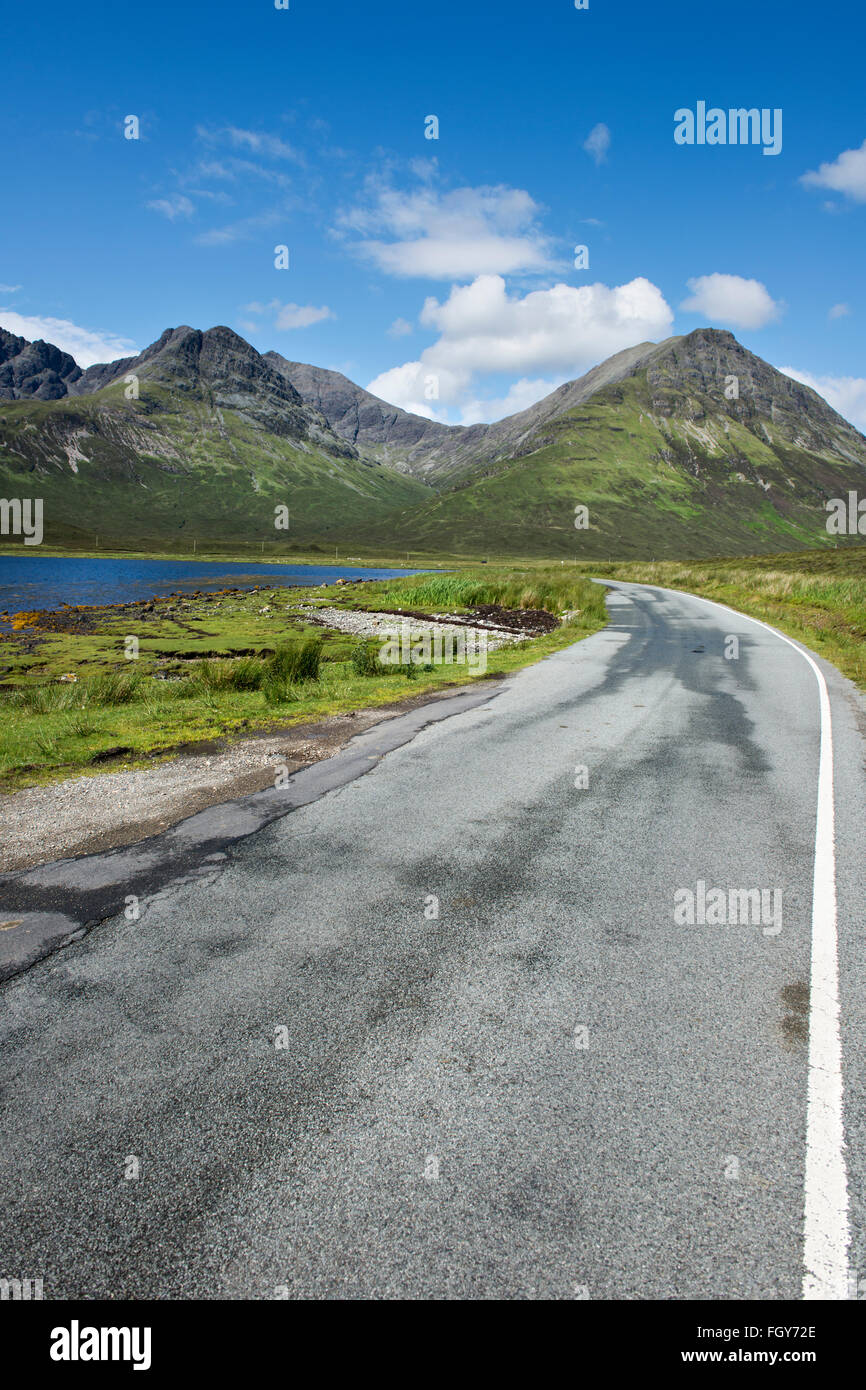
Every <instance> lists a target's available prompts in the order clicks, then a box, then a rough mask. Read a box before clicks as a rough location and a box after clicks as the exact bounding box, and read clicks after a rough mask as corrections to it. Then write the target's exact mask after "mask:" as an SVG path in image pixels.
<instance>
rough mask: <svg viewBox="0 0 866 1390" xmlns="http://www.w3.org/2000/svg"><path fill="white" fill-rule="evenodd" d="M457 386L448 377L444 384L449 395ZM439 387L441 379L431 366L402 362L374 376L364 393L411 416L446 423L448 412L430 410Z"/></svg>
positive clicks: (439, 389)
mask: <svg viewBox="0 0 866 1390" xmlns="http://www.w3.org/2000/svg"><path fill="white" fill-rule="evenodd" d="M458 385H459V383H457V382H456V381H454V382H452V381H451V379H450V378H449V379H448V380H447V381H446V389H448V390H449V392H453V391H454V390H455V387H457V386H458ZM441 387H442V377H441V375H440V373H439V372H434V371H433V369H432V367H430V368H425V367H424V365H423V363H421V362H404V363H403V365H402V367H392V368H391V369H390V371H387V372H382V373H380V375H379V376H377V377H374V378H373V380H372V381H371V382H370V383H369V385H368V386H367V390H368V391H372V393H373V395H374V396H378V397H379V399H380V400H383V401H389V402H390V403H391V405H399V406H400V407H401V409H403V410H410V411H411V412H412V414H413V415H423V416H424V418H425V419H426V420H442V421H443V422H447V420H448V415H447V412H446V411H437V410H434V408H433V406H434V401H435V399H437V398H438V395H439V394H440V392H441ZM434 391H435V396H434V395H433V392H434Z"/></svg>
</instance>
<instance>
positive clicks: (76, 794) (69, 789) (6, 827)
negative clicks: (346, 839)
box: [0, 681, 483, 872]
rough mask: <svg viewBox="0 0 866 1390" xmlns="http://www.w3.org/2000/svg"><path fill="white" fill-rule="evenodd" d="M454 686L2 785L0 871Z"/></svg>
mask: <svg viewBox="0 0 866 1390" xmlns="http://www.w3.org/2000/svg"><path fill="white" fill-rule="evenodd" d="M482 684H483V682H479V681H475V682H473V685H482ZM456 688H457V687H455V686H449V687H448V688H446V689H443V690H442V691H439V692H436V693H431V692H430V691H427V692H425V693H424V694H421V695H417V696H411V697H410V698H408V699H406V700H402V701H398V702H395V703H394V704H393V705H380V706H378V707H376V708H373V709H365V710H357V711H354V712H352V713H350V714H339V715H333V716H331V717H330V718H327V719H323V720H321V721H319V722H317V723H308V724H294V725H292V726H290V727H288V728H285V729H270V730H265V731H260V732H259V733H257V734H255V735H251V736H250V737H247V738H244V739H240V740H233V741H231V742H229V741H228V740H218V741H212V742H207V743H199V744H196V745H195V746H194V747H192V748H190V750H189V751H184V752H182V753H180V754H178V755H177V756H174V757H171V758H168V759H166V760H165V761H161V762H159V763H158V764H156V766H154V767H152V768H138V769H127V770H120V771H117V772H101V773H95V774H92V775H90V776H87V777H72V778H68V779H67V780H65V781H62V782H53V783H50V784H49V785H47V786H39V787H26V788H23V789H22V790H20V791H15V792H10V793H7V794H5V795H2V796H0V845H2V850H0V871H4V872H5V871H8V870H14V869H27V868H33V867H35V866H36V865H39V864H46V863H50V862H51V861H52V860H55V859H71V858H76V857H78V856H80V855H85V854H95V853H98V852H100V851H103V850H109V849H117V848H119V847H120V846H123V845H131V844H136V843H138V841H140V840H144V839H146V838H148V836H150V835H156V834H158V833H159V832H160V831H162V830H166V829H168V828H169V827H170V826H172V825H176V824H177V823H178V822H179V821H182V820H185V819H186V818H187V817H188V816H192V815H195V814H196V813H197V812H199V811H203V810H206V809H207V808H208V807H210V806H217V805H220V804H221V803H223V802H225V801H232V800H235V799H236V798H238V797H243V796H249V795H251V794H252V793H253V792H257V791H262V790H263V789H264V788H265V787H269V786H273V784H274V778H275V775H276V771H277V767H278V766H285V768H286V769H287V770H288V772H289V774H291V773H294V772H298V771H300V770H301V769H302V768H304V767H309V766H311V765H312V764H313V763H317V762H321V761H322V760H323V759H325V758H330V757H332V756H333V755H334V754H335V753H338V752H339V751H340V749H341V748H343V747H345V745H346V744H347V743H348V742H349V740H350V739H352V738H354V737H355V735H356V734H359V733H362V732H363V731H364V730H365V729H369V728H372V726H373V725H375V724H379V723H381V722H382V721H383V720H387V719H393V718H395V717H396V716H397V715H399V714H403V713H405V712H406V711H407V710H411V709H415V708H417V707H418V706H419V705H423V704H430V703H432V702H434V701H436V700H440V699H447V698H449V697H451V696H453V695H454V694H455V690H456Z"/></svg>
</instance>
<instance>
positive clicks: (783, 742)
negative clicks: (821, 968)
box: [0, 585, 866, 1299]
mask: <svg viewBox="0 0 866 1390" xmlns="http://www.w3.org/2000/svg"><path fill="white" fill-rule="evenodd" d="M610 608H611V622H610V625H609V626H608V627H607V628H606V629H605V630H604V631H603V632H600V633H598V634H597V635H595V636H594V637H591V638H589V639H587V640H586V641H584V642H581V643H578V644H576V645H575V646H573V647H570V648H568V649H567V650H565V651H563V652H561V653H559V654H558V655H556V656H554V657H552V658H550V659H548V660H546V661H544V662H541V663H539V664H538V665H536V666H534V667H531V668H529V669H527V670H526V671H524V672H522V673H521V674H519V675H518V676H516V677H514V678H512V679H510V680H509V681H507V682H505V683H504V684H503V685H502V686H501V688H499V689H498V690H497V691H495V692H493V693H492V694H488V696H486V697H481V698H482V700H483V702H482V703H476V704H475V705H474V707H467V708H464V709H462V710H461V709H460V707H459V705H458V706H457V707H456V708H457V712H455V713H452V714H451V715H450V717H447V718H440V719H439V721H438V722H436V723H433V724H430V725H429V726H428V727H425V728H422V729H420V731H418V732H415V731H414V730H409V732H408V733H406V735H405V737H406V740H408V741H403V742H402V743H400V741H399V737H393V738H392V740H391V745H389V746H390V747H391V751H387V750H384V751H383V749H382V748H381V747H377V746H376V745H375V743H365V742H364V740H369V739H370V738H371V736H372V735H375V734H376V731H375V730H373V731H371V734H368V735H364V736H362V738H361V739H359V740H356V741H355V746H354V752H353V757H354V759H355V768H354V773H353V775H352V777H351V778H349V777H348V776H343V775H336V774H335V775H333V777H332V781H331V782H330V784H328V783H327V781H326V783H325V784H323V783H322V782H321V781H320V782H319V783H314V782H312V781H309V780H308V781H306V782H305V781H304V778H305V777H306V774H299V777H298V778H297V779H295V785H294V790H293V788H291V787H290V788H289V789H288V790H287V791H284V792H282V793H280V792H272V793H266V794H264V796H265V798H266V801H265V802H263V801H262V800H261V798H259V799H256V798H253V799H252V801H251V803H250V805H248V806H241V807H234V808H227V811H226V813H225V816H224V817H223V819H222V820H219V818H217V821H214V820H213V816H212V813H206V814H207V815H211V817H212V818H211V821H210V822H209V823H208V825H207V827H206V829H207V835H205V836H204V838H203V839H202V835H201V834H200V835H199V839H200V840H201V841H202V843H203V844H204V848H205V849H207V850H208V853H207V854H202V855H200V856H199V859H198V860H197V861H196V862H195V863H193V862H192V861H191V860H188V859H183V857H182V856H181V855H178V857H176V859H175V860H172V858H171V856H170V855H168V854H167V853H166V852H165V846H166V844H167V843H168V844H170V845H174V846H175V848H176V849H177V847H178V845H179V844H181V843H183V833H182V831H183V828H181V833H180V839H178V836H177V833H175V839H174V840H172V841H166V840H165V838H164V837H161V839H160V845H161V846H162V848H161V849H160V845H156V847H155V842H150V844H149V846H147V847H144V848H143V849H142V851H141V858H140V860H139V861H138V865H137V867H136V860H135V855H134V853H131V852H129V851H123V852H121V853H119V854H115V855H114V856H103V857H100V859H99V860H96V861H93V862H90V861H77V862H75V863H73V864H67V865H60V866H55V867H54V868H53V869H52V870H51V871H46V872H43V875H42V878H41V879H40V878H39V876H38V874H37V875H36V876H35V877H33V876H31V877H30V878H29V879H27V881H26V882H25V879H24V876H21V877H20V878H19V879H17V880H15V883H13V884H11V885H10V884H7V887H11V888H14V889H16V891H17V892H18V894H19V898H20V897H21V895H24V896H26V893H27V892H30V893H39V892H41V893H43V894H53V897H52V898H51V903H53V904H54V907H55V909H56V911H57V912H58V913H59V915H61V916H62V915H63V912H64V894H68V895H69V898H70V901H72V900H73V899H74V900H75V902H78V903H79V907H80V901H79V900H80V895H81V893H82V892H83V891H84V889H85V888H86V887H87V885H88V884H90V885H91V886H92V885H96V886H97V887H98V886H99V884H104V883H106V882H109V881H111V882H113V883H114V884H115V890H116V889H117V888H118V886H119V887H120V888H123V887H124V884H123V882H122V875H123V874H128V875H129V880H128V882H129V884H135V885H136V886H135V887H128V886H127V891H128V892H129V893H130V894H133V893H135V894H136V896H139V895H140V915H139V917H138V920H133V921H128V920H126V918H125V916H124V915H123V914H122V913H121V914H119V915H115V916H112V917H110V918H107V919H106V920H103V921H101V922H100V923H99V925H97V926H94V927H93V928H92V929H91V930H90V931H89V932H88V933H87V934H86V935H85V936H84V937H83V938H82V939H80V940H77V941H74V942H73V943H72V944H70V945H67V946H65V947H64V948H63V949H61V950H59V951H57V952H56V953H54V954H52V955H50V956H49V957H47V958H46V959H43V960H41V961H39V962H38V963H36V964H34V965H32V966H30V968H29V969H26V970H25V971H24V972H23V973H21V974H19V975H18V976H17V977H15V978H13V979H9V980H7V981H6V983H5V984H3V985H2V986H0V1059H2V1060H0V1085H2V1091H0V1104H2V1117H0V1118H2V1134H3V1140H2V1153H0V1193H2V1205H3V1216H2V1231H0V1276H5V1277H18V1278H36V1277H42V1278H43V1279H44V1287H45V1297H46V1298H64V1297H70V1298H71V1297H85V1298H91V1297H92V1298H101V1297H108V1298H113V1299H120V1298H124V1297H134V1298H261V1299H268V1298H275V1297H276V1298H279V1297H286V1296H288V1297H290V1298H334V1297H350V1298H363V1297H372V1298H394V1297H409V1298H417V1299H438V1298H509V1299H531V1298H552V1299H561V1298H562V1299H573V1298H579V1299H580V1298H585V1297H588V1298H590V1299H597V1298H623V1299H650V1298H662V1299H690V1298H699V1299H731V1298H738V1297H756V1298H767V1299H777V1298H796V1297H799V1296H800V1293H801V1289H802V1288H803V1280H804V1272H805V1273H806V1275H807V1278H808V1271H804V1261H807V1260H808V1252H806V1253H805V1254H804V1244H803V1229H804V1208H805V1207H806V1206H808V1201H809V1200H812V1201H813V1202H814V1201H815V1200H816V1197H815V1193H816V1192H817V1193H818V1200H819V1201H820V1200H821V1195H822V1194H824V1195H826V1194H827V1193H829V1194H830V1195H831V1197H832V1194H833V1191H834V1186H833V1185H834V1183H836V1184H837V1185H838V1180H839V1176H840V1173H841V1177H842V1182H843V1193H842V1195H843V1196H845V1192H847V1203H846V1204H845V1208H844V1210H840V1209H839V1204H838V1202H837V1204H836V1209H835V1210H833V1209H830V1210H829V1211H824V1210H817V1214H816V1212H814V1211H813V1213H812V1217H813V1222H814V1223H815V1225H814V1231H813V1234H814V1235H815V1239H816V1240H817V1243H818V1245H819V1246H820V1245H821V1243H822V1242H824V1244H825V1246H826V1249H827V1250H829V1252H830V1255H829V1258H830V1261H831V1263H832V1260H833V1258H834V1253H833V1252H834V1251H835V1258H836V1259H837V1267H836V1269H835V1273H834V1271H833V1270H831V1271H830V1273H829V1274H826V1276H822V1277H826V1278H827V1279H828V1280H830V1283H831V1284H832V1282H833V1280H834V1279H835V1281H836V1282H835V1285H834V1288H835V1292H831V1293H830V1294H829V1295H828V1296H834V1297H839V1296H844V1294H840V1293H839V1278H840V1268H839V1265H838V1260H839V1258H841V1259H842V1260H844V1261H847V1262H848V1266H849V1268H850V1271H852V1273H853V1277H854V1279H855V1280H856V1279H858V1278H860V1279H863V1280H864V1284H863V1293H861V1296H863V1294H864V1293H866V1246H864V1234H863V1233H864V1220H863V1215H864V1212H863V1200H864V1176H866V1175H864V1166H866V1165H864V1154H866V1143H864V1138H866V1136H864V1132H863V1130H864V1124H866V1120H864V1116H866V1108H864V1091H866V1077H864V1055H866V1049H864V1022H866V1019H864V1011H866V989H864V983H866V982H864V949H863V934H864V933H863V925H864V910H863V903H864V877H866V874H864V864H866V859H864V835H866V790H864V789H866V779H864V744H863V734H862V729H863V727H864V705H863V702H862V700H860V698H859V697H858V696H857V694H856V692H855V691H854V689H853V687H852V686H851V685H850V684H849V683H848V682H846V681H844V680H843V678H842V677H841V676H840V675H839V674H838V672H836V671H834V669H833V668H832V667H829V666H826V665H825V664H824V663H820V665H821V669H822V671H823V673H824V675H825V677H826V681H827V685H828V687H829V696H830V703H829V709H830V711H832V749H833V753H834V769H835V817H836V824H835V884H836V893H837V896H838V989H839V999H840V1028H839V1032H838V1039H839V1043H840V1048H841V1073H840V1077H839V1081H840V1086H841V1087H843V1088H844V1090H843V1091H841V1090H840V1091H838V1092H837V1096H836V1098H837V1099H838V1098H839V1095H840V1094H841V1096H842V1099H843V1101H844V1121H845V1126H846V1129H845V1140H846V1144H845V1147H844V1148H843V1147H842V1146H841V1145H840V1144H839V1143H838V1142H837V1140H838V1135H837V1136H836V1139H834V1133H835V1131H834V1128H833V1113H832V1112H833V1104H834V1100H833V1084H832V1083H833V1071H834V1065H835V1063H834V1059H833V1057H832V1056H831V1057H830V1059H829V1061H827V1062H826V1065H825V1062H820V1065H819V1066H817V1067H815V1068H813V1071H814V1075H813V1084H814V1086H815V1087H816V1088H817V1089H815V1090H814V1093H810V1091H809V1075H808V1073H809V1021H810V1011H811V1015H812V1018H813V1023H814V1020H815V1010H816V1009H819V1010H820V1009H824V1017H825V1023H826V1021H827V1017H828V1016H829V1015H828V1014H827V1008H828V1001H827V999H826V998H823V997H822V998H821V999H818V1000H816V999H815V998H814V997H813V998H812V999H811V1002H810V980H811V979H812V975H811V970H812V962H811V951H812V947H811V942H812V933H813V865H814V861H815V846H816V804H817V797H818V769H819V747H820V732H821V709H820V703H819V690H820V687H819V681H818V679H817V678H816V674H815V672H814V671H813V670H812V669H811V668H810V665H809V663H808V661H807V660H806V659H805V657H804V656H803V655H802V654H801V653H800V652H798V651H796V650H795V649H794V648H793V647H792V646H791V645H790V644H788V643H786V642H785V641H783V640H782V639H781V638H780V637H779V636H777V635H775V634H773V633H772V632H770V631H768V630H767V629H765V628H762V627H760V626H758V625H756V624H754V623H752V622H750V621H749V620H748V619H746V618H743V617H738V616H737V615H734V614H732V613H729V612H726V611H724V610H722V609H720V608H718V607H715V606H713V605H711V604H708V603H706V602H704V601H702V600H698V599H694V598H690V597H687V596H684V595H675V594H672V593H669V592H666V591H663V590H659V589H647V588H643V587H640V586H636V585H619V586H617V588H616V591H615V592H614V593H613V594H612V596H611V598H610ZM732 635H735V636H738V638H739V656H738V658H737V659H728V658H726V656H725V649H726V642H727V639H728V638H729V637H730V636H732ZM727 646H728V650H730V644H729V643H728V644H727ZM395 726H396V722H395ZM397 732H398V734H399V730H398V731H397ZM380 733H381V730H380ZM827 737H828V730H826V729H825V758H826V755H827V746H826V738H827ZM394 744H396V745H397V746H392V745H394ZM371 748H372V750H373V751H370V749H371ZM342 756H343V755H341V757H342ZM334 762H335V763H336V760H334ZM362 764H363V765H364V766H365V767H369V769H370V770H369V771H365V775H363V776H358V775H357V773H358V771H359V770H363V768H362V766H361V765H362ZM340 766H344V764H340ZM327 767H328V765H327V764H320V765H319V767H318V768H317V769H311V774H313V773H314V774H315V775H316V776H318V777H319V778H321V777H322V776H323V773H322V768H325V769H327ZM580 768H584V769H585V774H582V773H581V772H580V771H577V769H580ZM324 775H325V777H326V778H327V775H328V774H327V771H326V773H325V774H324ZM583 782H586V783H587V785H581V783H583ZM575 783H578V785H575ZM328 785H330V787H331V789H330V790H328ZM316 786H317V787H318V791H316V793H315V795H313V792H312V791H311V792H310V793H309V795H307V793H306V792H304V791H303V789H304V788H305V787H307V788H308V790H309V788H310V787H313V788H314V789H315V787H316ZM280 795H282V796H283V797H284V798H285V797H288V798H291V797H292V796H293V795H294V797H295V800H294V802H293V803H291V804H293V805H295V807H296V809H294V810H292V812H291V814H287V815H283V816H281V817H280V818H278V819H273V818H272V817H273V812H274V806H275V801H274V798H278V797H279V796H280ZM263 806H266V807H267V808H268V810H267V813H265V812H264V811H262V807H263ZM257 808H258V809H257ZM268 822H270V823H268ZM233 824H235V826H236V828H237V826H238V825H242V826H243V828H244V833H245V835H246V837H245V838H236V839H233V838H232V835H231V827H232V825H233ZM257 824H260V825H261V828H259V829H255V826H256V825H257ZM220 827H222V829H220ZM200 830H201V825H200V824H199V831H200ZM250 830H255V833H246V832H248V831H250ZM223 831H224V832H225V833H224V834H223V840H222V847H221V848H214V845H216V844H217V842H218V840H219V835H220V834H221V833H223ZM238 833H240V831H238ZM208 835H209V836H210V841H208ZM193 838H194V837H193ZM206 841H207V843H205V842H206ZM826 848H827V846H826V844H825V849H826ZM830 849H831V851H832V841H831V842H830ZM154 856H155V857H154ZM145 861H146V862H145ZM106 864H108V865H109V866H112V865H113V866H114V867H113V875H114V877H113V879H112V871H111V869H110V867H109V870H106ZM142 865H144V867H142ZM172 865H173V866H174V867H172ZM118 874H120V875H121V878H120V879H119V878H118ZM147 874H149V875H150V877H149V878H148V877H147ZM142 875H144V877H142ZM700 882H703V883H704V884H705V885H706V891H707V893H709V890H710V889H711V888H721V889H723V890H724V893H725V895H726V896H725V903H728V901H729V900H728V898H727V894H728V893H729V891H730V890H734V891H736V890H739V889H751V888H758V889H763V890H765V893H766V894H767V896H766V898H765V904H766V905H767V913H766V916H765V919H762V920H760V921H758V922H757V923H751V922H748V923H745V924H743V923H740V922H736V923H732V922H730V921H729V920H728V921H727V922H723V923H712V924H708V923H700V922H695V923H694V924H693V925H689V924H688V923H683V922H681V921H677V920H676V913H675V906H676V904H677V903H678V902H679V903H681V902H683V901H684V892H685V890H690V891H691V892H692V893H694V894H695V899H696V901H697V898H698V895H699V893H700V890H699V887H698V885H699V883H700ZM142 883H146V885H147V889H146V891H145V892H143V893H141V892H140V889H141V884H142ZM16 884H17V888H16ZM825 887H826V883H825ZM94 891H95V890H94ZM823 892H824V888H821V890H820V893H819V896H820V895H821V894H822V893H823ZM774 894H777V895H780V897H779V896H773V895H774ZM76 895H78V896H77V897H76ZM678 895H679V896H678ZM13 897H14V893H13ZM434 899H435V900H438V916H435V915H434V911H435V909H436V905H437V904H436V902H434V901H433V900H434ZM121 901H122V895H121ZM737 901H738V900H737ZM50 905H51V904H49V906H50ZM26 906H27V904H26V903H25V907H26ZM43 906H45V904H44V903H43ZM819 906H821V904H819ZM774 907H775V908H776V909H780V911H779V910H776V911H775V912H774V911H773V909H774ZM824 907H826V904H824ZM425 908H426V912H425ZM77 910H78V909H76V911H77ZM726 910H728V909H726ZM696 911H697V908H696ZM822 912H823V907H822ZM680 915H682V913H680ZM730 915H731V913H730V911H729V910H728V916H729V917H730ZM71 916H72V918H74V917H75V911H72V913H71ZM822 920H825V921H826V914H825V916H824V918H822ZM826 944H827V943H826V941H825V942H824V945H825V946H826ZM835 954H836V953H835V946H834V950H833V963H834V964H835ZM821 993H822V995H823V994H826V990H825V988H824V986H823V985H822V986H821ZM831 1002H832V1001H831ZM829 1012H830V1014H832V1009H830V1011H829ZM819 1021H820V1020H819ZM821 1026H822V1027H823V1026H824V1025H823V1024H822V1025H821ZM827 1026H828V1027H829V1029H830V1033H832V1017H830V1022H829V1024H827ZM828 1036H829V1034H828ZM815 1037H816V1038H817V1039H818V1040H819V1041H820V1038H819V1029H818V1025H817V1024H815ZM831 1044H832V1038H830V1043H828V1046H830V1045H831ZM831 1051H832V1047H831ZM814 1060H815V1059H814V1058H813V1061H814ZM837 1060H838V1059H837ZM819 1061H820V1059H819ZM828 1077H829V1081H828ZM826 1085H829V1092H828V1093H826V1094H825V1092H824V1091H822V1089H821V1088H822V1087H825V1086H826ZM825 1102H826V1104H825ZM809 1107H811V1111H810V1109H809ZM807 1130H808V1137H809V1144H810V1152H811V1153H812V1158H811V1159H810V1162H811V1163H812V1164H813V1169H812V1172H811V1177H810V1174H809V1173H807V1157H806V1156H807ZM834 1145H835V1148H834ZM133 1160H135V1161H133ZM822 1163H827V1164H829V1165H830V1168H831V1169H832V1170H833V1171H832V1172H829V1176H827V1179H826V1181H824V1174H823V1170H822V1169H821V1164H822ZM834 1164H835V1167H834ZM815 1165H817V1166H815ZM828 1171H829V1170H828ZM136 1172H137V1176H134V1174H135V1173H136ZM846 1185H847V1186H846ZM810 1190H811V1192H812V1197H811V1198H808V1197H807V1193H808V1192H809V1191H810ZM830 1206H831V1208H832V1201H831V1203H830ZM849 1238H850V1247H849V1248H846V1247H847V1242H848V1240H849ZM840 1241H841V1242H842V1245H841V1247H840ZM840 1248H841V1256H840ZM847 1273H848V1271H847V1270H843V1271H842V1276H841V1277H842V1279H843V1282H844V1281H845V1279H846V1278H847Z"/></svg>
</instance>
